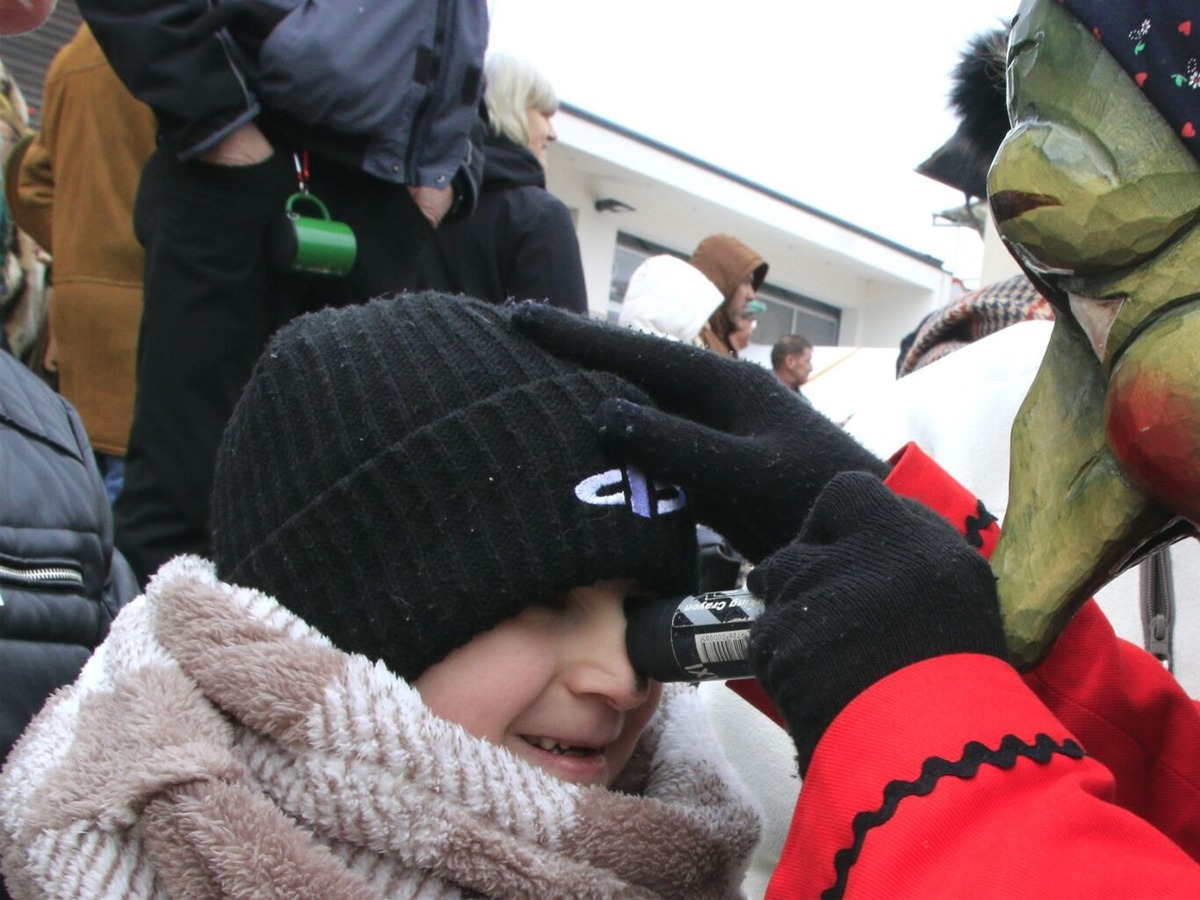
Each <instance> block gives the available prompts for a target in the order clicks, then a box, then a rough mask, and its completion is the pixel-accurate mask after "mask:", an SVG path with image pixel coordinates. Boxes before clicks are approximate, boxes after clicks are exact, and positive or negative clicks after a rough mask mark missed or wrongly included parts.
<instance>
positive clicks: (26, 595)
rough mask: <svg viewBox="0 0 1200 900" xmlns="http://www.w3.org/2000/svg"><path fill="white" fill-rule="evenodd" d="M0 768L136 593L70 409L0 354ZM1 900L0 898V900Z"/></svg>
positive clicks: (96, 474)
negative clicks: (116, 547) (116, 548)
mask: <svg viewBox="0 0 1200 900" xmlns="http://www.w3.org/2000/svg"><path fill="white" fill-rule="evenodd" d="M0 486H2V493H3V503H2V504H0V763H2V762H3V760H4V759H5V757H7V756H8V751H9V750H10V749H11V748H12V745H13V743H14V742H15V741H16V739H17V738H18V737H19V736H20V734H21V732H22V731H24V730H25V726H26V725H28V724H29V720H30V719H31V718H33V716H34V715H35V714H36V713H37V712H38V710H40V709H41V708H42V704H43V703H44V702H45V700H46V698H47V697H48V696H49V695H50V694H51V693H53V692H54V691H55V690H57V689H58V688H60V687H62V686H63V685H66V684H70V683H71V682H73V681H74V680H75V677H76V676H77V675H78V674H79V670H80V669H81V668H82V667H83V664H84V663H85V662H86V661H87V658H88V656H90V655H91V652H92V650H93V649H95V647H96V645H98V644H99V643H100V642H101V641H102V640H103V639H104V636H105V635H106V634H107V633H108V626H109V624H110V623H111V622H112V620H113V617H114V616H115V615H116V613H117V610H118V609H119V608H120V607H121V605H122V604H124V603H126V602H128V601H129V600H130V599H132V598H133V596H134V595H135V594H136V593H137V582H136V581H135V580H134V577H133V573H132V572H131V571H130V569H129V565H128V563H126V562H125V559H124V557H122V556H121V555H120V554H119V553H115V551H114V550H113V543H112V513H111V511H110V509H109V505H108V497H107V496H106V495H105V493H104V482H103V481H102V480H101V479H100V472H99V470H98V469H97V468H96V461H95V459H94V457H93V456H92V449H91V447H90V446H89V445H88V440H87V437H86V436H85V434H84V431H83V425H82V423H81V422H80V421H79V417H78V416H77V415H76V413H75V410H74V409H73V408H72V407H71V406H70V404H68V403H67V402H66V401H65V400H63V399H62V398H61V397H60V396H58V395H57V394H55V393H54V392H53V391H52V390H51V389H50V388H49V387H47V386H46V384H45V383H43V382H42V381H40V380H38V379H37V378H36V377H35V376H34V375H33V373H32V372H30V371H29V370H28V369H26V368H25V367H24V366H23V365H21V364H20V363H19V362H17V361H16V360H15V359H14V358H13V357H12V356H10V355H9V354H7V353H0ZM0 896H2V894H0Z"/></svg>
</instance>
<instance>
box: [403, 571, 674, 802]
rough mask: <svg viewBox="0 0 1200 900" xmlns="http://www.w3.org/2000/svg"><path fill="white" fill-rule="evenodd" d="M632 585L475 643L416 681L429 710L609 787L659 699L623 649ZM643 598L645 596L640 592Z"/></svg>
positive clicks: (581, 591) (616, 585) (530, 615)
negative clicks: (626, 611) (627, 601)
mask: <svg viewBox="0 0 1200 900" xmlns="http://www.w3.org/2000/svg"><path fill="white" fill-rule="evenodd" d="M635 593H637V594H641V592H636V591H634V583H633V582H632V581H630V580H628V579H613V580H609V581H598V582H596V583H595V584H593V585H590V586H588V587H577V588H574V589H572V590H571V591H570V592H569V593H567V594H566V595H565V596H563V597H562V598H560V599H559V600H557V601H556V602H554V603H552V604H547V605H537V606H530V607H527V608H526V609H525V610H523V611H522V612H521V613H520V614H518V615H516V616H514V617H513V618H511V619H508V620H506V621H504V622H501V623H500V624H499V625H497V626H496V627H495V628H493V629H491V630H490V631H485V632H484V633H483V634H480V635H478V636H476V637H475V638H474V639H473V640H472V641H470V642H469V643H467V644H465V645H464V646H462V647H459V648H458V649H457V650H455V651H453V652H452V653H451V654H450V655H449V656H447V657H446V658H445V659H443V660H442V661H441V662H439V663H436V664H435V665H432V666H430V667H429V668H428V669H426V670H425V671H424V672H423V673H422V674H421V676H420V677H419V678H417V679H416V681H415V683H414V684H415V687H416V689H417V690H418V691H419V692H420V694H421V698H422V700H424V701H425V704H426V705H427V706H428V707H429V708H430V709H431V710H432V711H433V712H434V713H435V714H437V715H438V716H441V717H442V718H443V719H448V720H450V721H451V722H456V723H458V724H459V725H461V726H463V727H464V728H465V729H466V730H467V731H468V732H470V733H471V734H473V735H475V736H476V737H479V738H483V739H484V740H487V741H491V742H492V743H493V744H499V745H500V746H502V747H506V748H508V749H509V750H510V751H511V752H513V753H514V754H516V755H517V756H518V757H520V758H521V759H524V760H526V761H527V762H530V763H532V764H533V765H535V766H538V767H539V768H542V769H544V770H545V771H547V772H549V773H550V774H551V775H553V776H555V777H556V778H560V779H562V780H563V781H570V782H574V783H577V784H594V785H604V786H608V785H610V784H611V783H612V782H613V779H615V778H616V777H617V775H618V774H620V772H621V770H622V769H623V768H624V767H625V764H626V762H628V761H629V756H630V754H631V753H632V752H633V747H634V745H635V744H636V743H637V739H638V737H639V735H641V733H642V729H643V728H645V727H646V723H647V722H648V721H649V720H650V716H651V715H653V713H654V711H655V709H657V708H658V702H659V700H660V699H661V697H662V685H661V684H658V683H657V682H653V681H652V682H649V683H647V682H646V681H645V680H639V679H638V676H637V674H636V673H635V672H634V671H633V667H632V665H630V662H629V656H628V655H627V654H626V651H625V610H624V601H625V598H626V597H628V596H630V595H632V594H635ZM642 595H644V594H642Z"/></svg>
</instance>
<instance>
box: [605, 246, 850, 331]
mask: <svg viewBox="0 0 1200 900" xmlns="http://www.w3.org/2000/svg"><path fill="white" fill-rule="evenodd" d="M660 253H668V254H670V255H671V256H677V257H679V258H680V259H687V258H688V256H689V255H690V254H687V253H679V252H678V251H676V250H671V249H670V248H668V247H663V246H661V245H659V244H655V243H654V242H652V241H646V240H643V239H642V238H638V237H634V236H633V235H630V234H625V233H623V232H621V233H618V234H617V250H616V254H615V256H614V258H613V272H612V281H611V282H610V284H609V288H608V320H609V321H610V322H615V321H617V318H618V316H620V314H621V301H622V300H623V299H624V297H625V290H626V288H628V287H629V279H630V278H631V277H632V275H633V271H634V269H636V268H637V267H638V266H640V265H641V264H642V263H643V262H644V261H645V260H647V259H649V258H650V257H651V256H657V255H658V254H660ZM769 274H770V273H768V280H767V281H766V282H765V283H764V284H763V286H762V287H761V288H760V289H759V291H758V295H757V296H758V299H759V300H761V301H762V302H763V303H765V304H766V305H767V311H766V312H765V313H762V314H761V315H760V316H759V317H758V327H757V328H756V329H755V330H754V338H753V341H754V343H756V344H765V345H767V346H770V345H771V344H774V343H775V341H777V340H779V338H781V337H783V336H784V335H785V334H802V335H804V336H805V337H806V338H808V339H809V340H810V341H812V343H813V344H816V345H819V346H837V342H838V333H839V330H840V328H841V322H842V318H841V310H839V309H838V308H837V307H836V306H830V305H829V304H828V303H822V302H821V301H819V300H814V299H812V298H811V297H805V296H804V295H803V294H798V293H796V292H795V291H789V290H787V289H786V288H782V287H779V286H778V285H774V284H772V283H771V281H770V279H769Z"/></svg>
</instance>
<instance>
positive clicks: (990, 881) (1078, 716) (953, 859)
mask: <svg viewBox="0 0 1200 900" xmlns="http://www.w3.org/2000/svg"><path fill="white" fill-rule="evenodd" d="M893 464H894V466H895V467H894V469H893V471H892V474H891V475H890V476H889V477H888V479H887V484H888V485H889V486H890V487H891V488H892V489H893V490H895V491H896V492H897V493H899V494H902V495H905V496H909V497H913V498H915V499H917V500H920V501H921V502H923V503H925V504H926V505H927V506H929V507H931V508H932V509H935V510H937V511H938V512H940V513H941V514H942V515H944V516H945V517H946V518H947V519H949V520H950V521H951V522H952V523H954V524H955V525H956V526H957V527H958V528H960V530H962V531H963V532H964V533H965V534H966V535H967V537H968V540H970V541H971V542H972V543H973V544H975V546H977V547H978V548H979V549H980V552H982V553H984V554H985V555H990V553H991V550H992V548H993V547H994V546H995V542H996V538H997V537H998V535H999V531H998V529H997V527H996V524H995V521H994V520H992V519H991V517H990V516H988V515H987V513H986V511H985V510H983V507H982V505H981V504H980V503H979V501H978V500H976V498H975V497H974V496H972V495H971V494H970V493H969V492H968V491H966V490H965V489H964V488H963V487H962V486H961V485H959V484H958V483H957V482H955V481H954V480H953V479H951V478H950V476H949V475H947V474H946V473H945V472H944V471H943V470H942V469H941V468H940V467H938V466H937V464H936V463H934V462H933V461H932V460H930V459H929V457H927V456H925V455H924V454H923V453H921V451H920V450H919V449H917V448H916V447H915V446H914V445H909V446H908V447H906V448H905V449H904V450H902V451H901V452H900V453H899V454H898V455H897V457H896V458H894V459H893ZM735 689H736V690H738V691H739V693H742V694H743V695H744V696H746V697H747V699H750V700H751V702H754V703H756V705H758V706H759V708H760V709H763V710H764V711H765V712H768V714H771V713H772V712H773V711H772V710H770V709H769V701H766V702H765V703H764V700H765V698H764V696H763V695H762V694H761V691H758V690H757V683H756V682H753V681H751V682H742V683H740V685H739V686H737V687H735ZM1198 863H1200V706H1198V705H1197V704H1196V702H1195V701H1193V700H1191V699H1190V698H1188V697H1187V695H1186V694H1184V693H1183V691H1182V689H1181V688H1180V687H1179V685H1178V683H1177V682H1176V681H1175V680H1174V679H1173V678H1172V677H1171V676H1170V674H1168V673H1167V672H1166V671H1165V670H1164V669H1163V668H1162V666H1161V664H1160V663H1159V662H1158V661H1157V660H1156V659H1154V657H1152V656H1150V655H1149V654H1147V653H1145V652H1143V651H1142V650H1141V648H1139V647H1135V646H1134V645H1132V644H1129V643H1127V642H1125V641H1122V640H1120V639H1119V638H1117V637H1116V635H1115V634H1114V633H1113V630H1112V628H1111V626H1110V625H1109V624H1108V622H1107V620H1106V619H1105V618H1104V616H1103V614H1102V613H1101V612H1100V609H1099V607H1097V606H1096V604H1095V602H1094V601H1089V602H1088V603H1087V604H1086V605H1085V606H1084V607H1083V608H1082V609H1081V610H1080V611H1079V612H1078V613H1077V614H1076V616H1075V617H1074V619H1073V620H1072V621H1071V623H1070V625H1069V626H1068V627H1067V629H1066V630H1065V631H1064V632H1063V634H1062V635H1061V637H1060V638H1059V640H1058V642H1057V643H1056V645H1055V647H1054V650H1053V652H1052V653H1051V655H1050V656H1049V657H1048V658H1047V659H1046V660H1045V661H1044V662H1043V663H1042V664H1041V665H1039V666H1038V667H1037V668H1036V669H1034V670H1033V671H1031V672H1029V673H1028V674H1026V675H1024V676H1022V675H1019V674H1018V673H1017V672H1016V671H1015V670H1014V669H1012V668H1011V667H1010V666H1008V665H1006V664H1005V663H1003V662H1001V661H1000V660H997V659H994V658H992V657H989V656H981V655H976V654H957V655H953V656H943V657H939V658H936V659H931V660H926V661H925V662H921V663H916V664H914V665H911V666H908V667H906V668H904V669H901V670H900V671H898V672H895V673H893V674H892V675H890V676H888V677H887V678H884V679H883V680H882V681H879V682H877V683H876V684H874V685H872V686H871V687H870V688H868V689H867V690H866V691H864V692H863V693H862V694H860V695H859V696H858V697H856V698H855V699H854V700H853V701H852V702H851V703H850V704H849V705H848V706H847V707H846V709H845V710H843V711H842V712H841V714H840V715H839V716H838V717H837V718H836V719H835V720H834V721H833V724H832V725H831V726H830V727H829V730H828V731H827V732H826V733H825V735H824V737H823V738H822V739H821V742H820V743H819V744H818V745H817V748H816V752H815V753H814V755H813V758H812V762H811V764H810V766H809V769H808V774H807V777H806V778H805V781H804V788H803V790H802V791H801V792H800V799H799V802H798V803H797V805H796V811H795V814H794V817H793V820H792V826H791V829H790V831H789V834H788V839H787V844H786V846H785V848H784V851H783V854H782V855H781V857H780V860H779V865H778V867H777V869H776V871H775V874H774V876H773V878H772V880H771V885H770V887H769V889H768V891H767V897H768V898H773V900H775V898H792V897H863V898H872V900H874V898H889V900H890V898H901V897H913V898H922V900H930V898H971V900H976V898H992V897H1005V898H1010V897H1020V898H1034V897H1055V898H1061V897H1088V898H1110V897H1111V898H1121V900H1129V898H1140V897H1154V898H1163V897H1172V898H1174V897H1188V898H1200V864H1198Z"/></svg>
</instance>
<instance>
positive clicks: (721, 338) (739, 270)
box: [688, 234, 767, 357]
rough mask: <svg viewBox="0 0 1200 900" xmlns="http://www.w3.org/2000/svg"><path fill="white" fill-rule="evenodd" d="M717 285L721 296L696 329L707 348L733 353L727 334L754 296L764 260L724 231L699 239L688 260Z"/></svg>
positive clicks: (764, 273)
mask: <svg viewBox="0 0 1200 900" xmlns="http://www.w3.org/2000/svg"><path fill="white" fill-rule="evenodd" d="M688 262H690V263H691V264H692V265H693V266H695V267H696V268H697V269H699V270H700V271H701V272H703V273H704V274H705V275H706V276H707V277H708V280H709V281H711V282H712V283H713V284H715V285H716V286H717V290H719V291H720V292H721V296H723V297H724V298H725V302H724V303H722V304H721V305H720V306H719V307H718V308H717V311H716V312H714V313H713V314H712V316H711V317H710V318H709V320H708V323H707V324H706V325H705V326H704V328H703V329H701V331H700V338H701V340H702V341H703V342H704V345H705V346H706V347H708V348H709V349H710V350H715V351H716V352H718V353H721V354H723V355H725V356H733V357H736V356H737V355H738V354H737V349H736V347H735V346H734V344H733V342H732V339H731V336H732V335H733V333H734V332H736V331H737V330H738V328H739V326H740V325H741V318H742V313H743V312H745V309H746V304H747V303H749V302H750V301H751V300H753V299H754V294H755V292H757V291H758V289H759V288H760V287H762V283H763V280H764V279H765V278H766V277H767V261H766V260H765V259H763V258H762V257H761V256H759V255H758V254H757V253H755V252H754V251H753V250H751V249H750V248H749V247H747V246H746V245H745V244H743V243H742V242H741V241H739V240H738V239H737V238H735V237H732V236H731V235H728V234H713V235H709V236H708V237H706V238H705V239H704V240H702V241H701V242H700V243H699V244H698V245H697V246H696V250H695V252H693V253H692V258H691V259H690V260H688Z"/></svg>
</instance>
